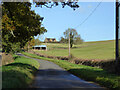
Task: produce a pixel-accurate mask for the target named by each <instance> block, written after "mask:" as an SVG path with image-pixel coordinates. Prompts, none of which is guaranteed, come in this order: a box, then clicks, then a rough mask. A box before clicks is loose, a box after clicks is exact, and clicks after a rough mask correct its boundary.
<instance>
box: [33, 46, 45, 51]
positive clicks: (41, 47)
mask: <svg viewBox="0 0 120 90" xmlns="http://www.w3.org/2000/svg"><path fill="white" fill-rule="evenodd" d="M32 48H33V49H34V50H47V46H46V45H36V46H33V47H32Z"/></svg>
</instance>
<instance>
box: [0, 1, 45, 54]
mask: <svg viewBox="0 0 120 90" xmlns="http://www.w3.org/2000/svg"><path fill="white" fill-rule="evenodd" d="M13 7H15V8H13ZM30 7H31V4H30V3H27V2H22V3H21V2H4V3H3V4H2V16H3V17H2V47H3V51H5V52H7V53H9V52H11V51H13V50H14V49H13V46H12V45H13V44H17V43H19V44H18V45H19V46H20V48H23V47H24V46H25V45H26V43H27V42H28V41H30V40H31V39H32V37H33V36H37V34H43V33H45V32H46V31H47V30H46V29H45V28H44V27H41V17H40V16H39V15H38V14H36V13H35V12H34V11H32V10H30Z"/></svg>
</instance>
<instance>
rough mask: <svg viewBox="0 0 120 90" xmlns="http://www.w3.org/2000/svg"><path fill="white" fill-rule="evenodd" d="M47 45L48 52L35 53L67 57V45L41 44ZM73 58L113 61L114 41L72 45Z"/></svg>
mask: <svg viewBox="0 0 120 90" xmlns="http://www.w3.org/2000/svg"><path fill="white" fill-rule="evenodd" d="M42 44H44V45H47V47H48V51H36V52H39V53H41V54H45V55H49V56H68V45H67V44H61V43H56V44H55V43H42ZM71 53H72V54H73V56H75V57H77V58H80V59H100V60H109V59H115V41H113V40H109V41H97V42H84V43H83V44H80V45H74V46H73V48H72V49H71Z"/></svg>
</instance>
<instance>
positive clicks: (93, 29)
mask: <svg viewBox="0 0 120 90" xmlns="http://www.w3.org/2000/svg"><path fill="white" fill-rule="evenodd" d="M78 4H79V5H80V7H79V8H78V9H76V10H75V11H74V10H73V9H72V8H70V7H68V6H66V7H65V8H62V6H61V5H59V6H57V7H53V8H46V7H42V8H40V7H35V6H34V5H32V8H31V9H32V10H35V12H36V13H37V14H39V15H40V16H41V17H44V20H43V22H42V24H43V25H42V26H44V27H45V28H46V29H47V33H45V34H44V35H41V36H40V37H39V39H40V40H42V41H43V40H44V39H45V38H46V37H47V38H56V39H57V40H58V41H59V40H60V37H61V36H64V35H63V32H64V31H65V30H67V29H68V28H74V29H76V31H77V32H78V34H80V36H81V38H82V39H83V40H84V41H85V42H88V41H101V40H113V39H115V3H114V2H101V3H99V2H79V3H78ZM98 4H100V5H99V6H98V7H97V5H98ZM96 7H97V8H96ZM95 8H96V10H95V11H94V12H93V10H94V9H95ZM91 12H93V13H92V15H90V14H91ZM89 15H90V16H89ZM88 16H89V17H88ZM87 17H88V18H87ZM86 18H87V20H85V19H86ZM84 21H85V22H84ZM82 22H84V23H82ZM81 23H82V24H81ZM36 38H37V37H36Z"/></svg>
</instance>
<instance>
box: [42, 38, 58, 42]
mask: <svg viewBox="0 0 120 90" xmlns="http://www.w3.org/2000/svg"><path fill="white" fill-rule="evenodd" d="M44 42H46V43H50V42H57V41H56V39H55V38H45V40H44Z"/></svg>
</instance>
